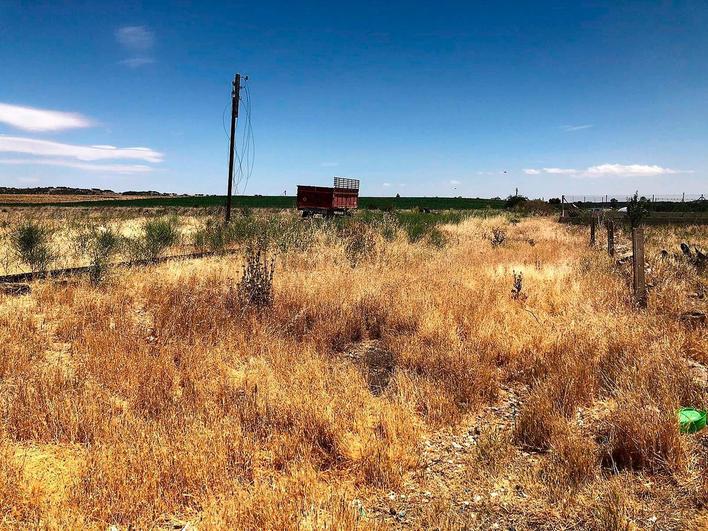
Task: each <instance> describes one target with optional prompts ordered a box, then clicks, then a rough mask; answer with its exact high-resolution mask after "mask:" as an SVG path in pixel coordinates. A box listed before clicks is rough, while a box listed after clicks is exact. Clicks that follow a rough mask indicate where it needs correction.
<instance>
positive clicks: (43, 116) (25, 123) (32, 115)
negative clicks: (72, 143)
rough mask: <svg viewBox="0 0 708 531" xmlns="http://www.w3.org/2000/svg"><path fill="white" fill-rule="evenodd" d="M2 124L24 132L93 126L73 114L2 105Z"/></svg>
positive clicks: (89, 121)
mask: <svg viewBox="0 0 708 531" xmlns="http://www.w3.org/2000/svg"><path fill="white" fill-rule="evenodd" d="M0 122H2V123H5V124H7V125H10V126H12V127H15V128H17V129H22V130H24V131H34V132H42V131H62V130H64V129H76V128H80V127H90V126H91V125H93V123H92V122H91V120H90V119H88V118H86V117H85V116H82V115H81V114H77V113H72V112H61V111H50V110H46V109H36V108H34V107H22V106H20V105H11V104H9V103H0Z"/></svg>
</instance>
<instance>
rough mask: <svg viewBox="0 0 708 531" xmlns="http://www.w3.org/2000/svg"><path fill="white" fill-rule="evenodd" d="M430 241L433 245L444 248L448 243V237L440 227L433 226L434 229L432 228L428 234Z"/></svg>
mask: <svg viewBox="0 0 708 531" xmlns="http://www.w3.org/2000/svg"><path fill="white" fill-rule="evenodd" d="M428 242H430V245H432V246H433V247H437V248H438V249H442V248H443V247H445V244H447V237H446V236H445V233H444V232H443V231H441V230H440V229H439V228H437V227H433V230H431V231H430V234H429V235H428Z"/></svg>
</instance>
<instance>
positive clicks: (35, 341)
mask: <svg viewBox="0 0 708 531" xmlns="http://www.w3.org/2000/svg"><path fill="white" fill-rule="evenodd" d="M10 221H11V220H10ZM108 222H110V223H116V224H123V225H124V227H123V228H124V229H125V230H128V229H127V228H126V227H127V226H132V225H134V224H135V223H140V222H141V220H140V218H136V219H133V220H113V221H111V220H108ZM200 223H202V222H201V220H198V219H197V220H195V221H189V220H186V221H183V224H182V226H183V228H184V227H185V226H187V227H190V226H197V225H199V224H200ZM288 223H289V222H288ZM288 223H285V224H281V225H279V226H281V227H285V228H287V227H295V225H292V224H288ZM296 227H297V228H296V229H293V230H297V231H298V232H297V237H292V238H291V236H292V234H286V235H284V236H283V238H281V239H280V240H277V241H276V245H275V247H274V248H273V249H274V250H275V249H278V250H277V262H276V273H275V276H274V278H273V303H272V305H271V306H266V307H264V308H262V309H260V310H258V311H251V310H249V309H248V308H244V307H243V306H242V305H241V304H239V303H235V302H234V300H233V297H229V293H230V292H233V290H234V289H235V287H236V285H237V284H238V281H239V280H240V278H241V266H242V260H241V259H240V258H238V257H234V256H226V257H217V258H209V259H205V260H202V261H193V262H183V263H171V264H166V265H162V266H159V267H154V268H149V269H141V270H132V271H131V270H128V271H120V272H114V273H112V274H111V275H110V276H109V278H108V280H107V281H106V282H104V283H103V284H101V285H98V286H94V285H91V284H90V282H88V280H80V281H76V282H71V283H68V284H56V283H50V282H39V283H35V285H34V286H33V288H34V289H33V293H32V295H31V296H29V297H25V298H9V297H5V298H0V324H1V326H0V462H1V463H2V466H3V474H0V527H2V526H3V525H4V526H5V527H10V528H11V527H17V526H21V525H26V526H30V527H49V528H58V527H89V528H104V529H105V528H106V527H107V526H110V525H118V526H122V527H127V526H129V525H133V526H137V527H139V528H150V527H171V526H173V525H185V523H186V522H190V523H191V524H192V525H196V526H199V527H202V528H226V527H232V528H236V527H238V528H248V529H264V528H270V529H281V528H297V527H300V528H331V527H335V528H356V527H361V528H367V529H368V528H375V527H378V526H380V527H396V526H399V525H408V526H412V527H438V528H460V527H464V526H467V527H473V528H475V527H481V528H485V527H489V526H491V525H492V524H494V523H500V524H505V523H506V524H508V525H514V526H515V527H516V528H531V527H537V526H538V525H541V524H540V523H541V522H543V525H545V526H546V527H552V528H553V527H557V528H562V527H566V526H570V525H571V524H574V525H578V526H585V527H595V528H598V529H607V528H614V529H629V528H631V526H633V525H639V526H646V525H651V520H650V518H651V517H652V516H653V515H658V518H659V520H658V521H657V522H658V523H657V525H663V527H665V528H671V527H676V522H677V521H678V520H676V521H675V520H673V518H677V519H679V520H680V521H682V522H683V523H685V524H686V525H688V526H690V525H698V523H699V522H700V518H701V513H700V511H705V504H706V498H705V495H704V492H705V488H706V485H707V484H708V483H707V482H706V481H707V480H706V474H705V465H704V464H702V463H704V462H705V459H706V457H705V450H704V446H702V445H705V436H703V438H702V439H701V435H700V434H698V435H695V436H684V435H679V434H678V431H677V426H676V419H675V410H676V408H677V407H678V406H680V405H703V406H704V407H705V405H706V403H707V402H706V400H707V398H708V391H707V390H706V382H701V381H700V379H698V378H697V377H696V375H695V374H694V373H692V372H691V371H690V370H688V360H689V359H690V360H694V361H696V362H701V363H706V362H708V351H707V349H708V337H707V336H706V332H705V329H700V328H695V327H694V328H690V327H686V326H685V325H683V324H681V323H680V322H679V321H678V319H677V317H678V315H679V314H680V312H681V311H687V310H689V309H701V308H702V309H704V310H705V305H706V302H705V299H703V300H701V299H697V298H691V297H689V296H688V294H689V293H691V292H694V291H695V289H696V288H695V287H696V285H698V284H700V283H702V282H705V281H706V277H705V273H698V272H697V271H695V269H691V268H690V267H687V266H686V265H685V264H684V263H683V262H682V261H681V260H680V259H678V258H677V259H674V258H670V259H668V260H667V259H662V260H663V261H662V262H659V260H660V258H659V252H660V250H661V248H663V247H670V246H673V247H675V246H676V245H677V242H678V241H679V240H680V239H682V238H686V237H689V238H693V240H694V241H695V243H697V244H700V245H705V243H706V239H707V235H706V232H705V230H704V229H673V230H672V229H670V228H661V229H656V232H654V231H655V229H651V232H650V234H651V236H650V239H649V242H648V252H647V257H648V260H649V262H650V266H651V273H650V275H649V276H650V280H652V281H653V282H654V284H655V288H653V290H652V291H651V292H650V304H649V309H648V310H645V311H637V310H635V309H634V308H633V307H632V305H631V301H630V297H629V293H628V287H627V279H626V277H625V276H624V274H623V272H622V270H621V269H617V268H616V267H615V266H614V264H613V263H612V261H611V260H610V259H609V258H607V257H606V256H605V255H603V253H602V252H601V251H600V250H597V249H595V250H593V249H589V248H588V247H587V244H586V236H587V235H586V234H585V232H584V231H581V229H577V228H569V227H565V226H560V225H557V224H555V223H554V222H553V221H551V220H549V219H545V218H528V219H524V220H522V221H521V222H520V223H518V224H510V223H509V222H508V221H507V219H506V218H504V217H495V218H489V219H482V218H470V219H467V220H464V221H462V222H461V223H459V224H457V225H448V226H445V227H443V229H442V231H441V232H443V233H444V235H445V240H444V243H442V244H440V243H436V242H437V241H438V240H435V242H433V241H428V240H427V239H425V238H422V239H420V240H419V241H418V242H416V243H410V242H409V241H408V239H407V238H405V236H404V235H403V234H402V233H401V232H400V231H399V232H398V233H397V234H396V233H395V232H394V234H393V237H392V236H391V234H387V235H386V236H387V238H388V239H387V238H384V237H383V235H382V234H381V232H380V231H378V230H374V229H372V228H371V227H375V225H367V226H365V227H360V228H358V229H357V228H349V229H347V230H345V231H337V230H335V229H334V228H331V227H330V228H328V227H324V226H323V227H319V228H318V227H317V226H314V225H313V226H311V227H310V228H311V230H310V229H307V230H303V228H302V227H301V226H296ZM499 228H502V229H503V231H504V233H505V236H506V237H505V240H504V242H503V244H501V245H497V244H493V243H492V238H493V231H494V229H499ZM288 230H290V229H288ZM679 231H683V232H685V231H688V235H685V234H683V233H679ZM281 232H285V231H284V230H281ZM530 239H532V240H533V245H531V244H530V243H529V240H530ZM291 240H292V241H291ZM620 241H622V238H621V237H620ZM441 245H442V246H441ZM512 271H517V272H518V271H521V272H522V273H523V293H524V295H525V296H524V297H523V298H522V297H517V298H513V297H512V293H511V290H512V286H513V275H512ZM0 297H2V296H0ZM364 343H365V344H367V345H374V346H375V348H377V349H380V350H381V351H382V352H387V353H391V356H392V365H393V367H392V372H391V374H390V379H388V378H387V379H386V383H387V385H386V386H385V388H383V389H378V390H377V392H376V393H373V392H372V390H371V389H370V387H369V385H368V383H367V378H366V373H365V371H364V370H362V367H361V366H360V365H357V364H356V363H354V362H353V361H352V359H351V358H350V357H349V356H348V355H347V353H348V352H351V351H352V349H356V348H357V346H358V345H360V344H364ZM372 348H373V347H372ZM508 389H514V390H515V391H514V393H516V394H518V397H519V402H520V406H519V411H518V415H517V414H516V413H515V412H512V411H511V406H510V405H509V404H507V403H506V402H505V400H506V397H507V396H508V394H509V391H508ZM492 407H493V408H494V409H490V408H492ZM514 407H515V406H514ZM481 412H485V413H484V415H482V413H481ZM508 416H509V417H508ZM507 417H508V418H507ZM509 419H511V420H509ZM495 423H498V426H495V425H494V424H495ZM472 427H476V428H481V429H480V430H479V433H480V434H479V436H477V437H474V438H473V439H474V441H473V442H471V443H470V444H471V446H470V447H469V449H465V448H466V447H465V448H463V449H462V450H460V451H461V452H467V453H466V454H465V458H464V459H463V461H462V463H463V464H462V465H461V468H459V469H458V468H454V469H453V468H451V469H450V471H449V472H444V473H442V472H441V473H438V472H435V473H429V472H426V470H428V466H427V464H426V459H427V457H426V455H428V454H425V453H422V451H421V449H422V448H423V447H424V444H423V441H424V440H426V438H428V437H431V436H433V435H435V436H436V437H438V439H436V440H445V437H447V435H445V434H447V433H450V434H451V435H450V436H453V435H452V434H455V433H458V432H459V431H460V430H469V429H471V428H472ZM455 440H457V439H455ZM701 441H702V442H701ZM441 448H442V446H441ZM445 448H447V447H445ZM448 451H449V449H444V450H442V449H441V450H440V452H439V456H438V453H436V454H435V455H436V456H438V457H439V458H440V459H439V461H438V462H443V463H444V462H446V461H447V460H448V458H449V456H447V452H448ZM435 452H438V450H435ZM436 459H437V457H436ZM38 463H39V464H38ZM451 466H452V465H451ZM701 467H703V468H701ZM57 471H60V473H57ZM57 477H61V478H62V479H61V485H58V484H57V480H56V478H57ZM47 478H49V479H47ZM51 478H54V479H51ZM647 483H650V484H651V485H653V486H652V487H651V488H648V487H645V486H646V485H647ZM389 491H393V492H399V493H402V492H409V493H412V494H411V498H409V499H418V498H416V496H417V495H418V494H420V493H421V492H426V491H430V494H431V496H430V501H429V503H422V502H421V503H415V504H413V509H412V510H411V511H409V512H408V513H406V514H405V515H404V516H401V515H398V516H395V517H392V516H391V515H390V513H389V511H388V508H387V507H386V506H385V503H387V502H386V501H385V500H386V499H387V498H386V496H387V493H388V492H389ZM492 491H494V492H495V493H501V494H499V495H498V496H493V497H490V492H492ZM477 496H479V498H480V500H481V501H475V500H476V497H477ZM672 511H673V512H672Z"/></svg>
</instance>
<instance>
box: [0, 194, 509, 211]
mask: <svg viewBox="0 0 708 531" xmlns="http://www.w3.org/2000/svg"><path fill="white" fill-rule="evenodd" d="M225 202H226V197H225V196H221V195H209V196H203V197H195V196H189V197H147V198H143V199H107V200H100V201H90V200H89V201H65V202H50V203H0V206H2V207H83V208H87V207H88V208H114V207H124V208H125V207H133V208H154V207H182V208H208V207H223V206H224V204H225ZM233 206H234V208H244V207H245V208H278V209H282V208H295V197H294V196H282V195H280V196H278V195H270V196H267V195H262V196H261V195H255V196H254V195H248V196H236V197H234V200H233ZM503 207H504V201H503V200H501V199H480V198H462V197H361V198H360V199H359V208H361V209H371V210H390V209H404V210H405V209H413V208H428V209H431V210H446V209H461V210H468V209H483V208H495V209H498V208H503Z"/></svg>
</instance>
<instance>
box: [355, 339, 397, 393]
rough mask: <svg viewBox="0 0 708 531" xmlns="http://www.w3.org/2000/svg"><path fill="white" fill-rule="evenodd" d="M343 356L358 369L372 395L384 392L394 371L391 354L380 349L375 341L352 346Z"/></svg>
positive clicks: (393, 358)
mask: <svg viewBox="0 0 708 531" xmlns="http://www.w3.org/2000/svg"><path fill="white" fill-rule="evenodd" d="M344 356H346V357H347V358H349V359H350V360H351V361H352V362H353V363H354V364H355V365H356V366H357V368H359V370H360V371H361V372H362V374H363V375H364V378H365V379H366V383H367V385H368V386H369V389H370V390H371V392H372V393H373V394H374V395H376V396H378V395H380V394H381V393H383V392H384V391H385V390H386V388H387V387H388V384H389V382H390V381H391V377H392V376H393V373H394V371H395V369H396V359H395V356H394V355H393V352H390V351H388V350H385V349H382V348H381V347H380V346H379V345H378V342H377V341H362V342H361V343H357V344H356V345H353V346H352V347H351V348H350V349H349V350H347V351H346V352H345V353H344Z"/></svg>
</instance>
